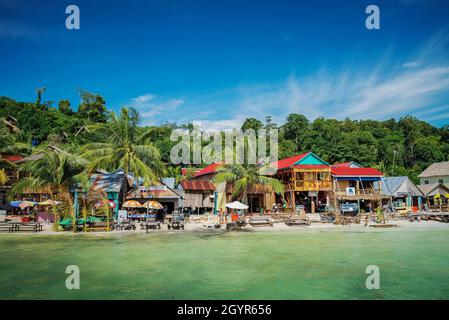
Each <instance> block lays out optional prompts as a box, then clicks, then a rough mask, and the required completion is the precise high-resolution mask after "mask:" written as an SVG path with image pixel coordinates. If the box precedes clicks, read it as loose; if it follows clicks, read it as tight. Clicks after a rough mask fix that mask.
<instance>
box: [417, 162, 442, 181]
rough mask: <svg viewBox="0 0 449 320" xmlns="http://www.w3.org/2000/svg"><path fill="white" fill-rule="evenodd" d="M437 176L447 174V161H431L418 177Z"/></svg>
mask: <svg viewBox="0 0 449 320" xmlns="http://www.w3.org/2000/svg"><path fill="white" fill-rule="evenodd" d="M438 176H449V161H444V162H435V163H432V164H431V165H430V166H429V167H428V168H427V169H426V170H424V171H423V172H422V173H421V174H420V175H419V176H418V177H420V178H428V177H438Z"/></svg>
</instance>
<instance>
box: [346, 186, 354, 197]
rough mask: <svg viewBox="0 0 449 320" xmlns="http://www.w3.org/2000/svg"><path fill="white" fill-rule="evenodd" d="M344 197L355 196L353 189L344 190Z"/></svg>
mask: <svg viewBox="0 0 449 320" xmlns="http://www.w3.org/2000/svg"><path fill="white" fill-rule="evenodd" d="M346 195H347V196H355V188H354V187H348V188H346Z"/></svg>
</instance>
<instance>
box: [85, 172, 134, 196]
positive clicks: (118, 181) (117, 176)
mask: <svg viewBox="0 0 449 320" xmlns="http://www.w3.org/2000/svg"><path fill="white" fill-rule="evenodd" d="M128 177H130V176H128ZM90 180H91V182H92V188H93V189H94V190H104V191H105V192H120V190H121V188H122V186H123V183H124V180H125V173H124V171H123V170H117V171H114V172H111V173H94V174H92V175H91V176H90Z"/></svg>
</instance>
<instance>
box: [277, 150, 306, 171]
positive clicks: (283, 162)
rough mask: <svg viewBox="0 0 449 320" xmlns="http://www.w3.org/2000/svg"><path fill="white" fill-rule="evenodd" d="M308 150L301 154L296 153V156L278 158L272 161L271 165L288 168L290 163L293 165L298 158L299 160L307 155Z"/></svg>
mask: <svg viewBox="0 0 449 320" xmlns="http://www.w3.org/2000/svg"><path fill="white" fill-rule="evenodd" d="M309 153H310V152H306V153H303V154H298V155H296V156H293V157H290V158H285V159H281V160H278V161H276V162H273V165H277V167H278V170H280V169H285V168H289V167H291V166H292V165H294V164H295V163H296V162H298V161H299V160H301V159H302V158H304V157H305V156H306V155H308V154H309Z"/></svg>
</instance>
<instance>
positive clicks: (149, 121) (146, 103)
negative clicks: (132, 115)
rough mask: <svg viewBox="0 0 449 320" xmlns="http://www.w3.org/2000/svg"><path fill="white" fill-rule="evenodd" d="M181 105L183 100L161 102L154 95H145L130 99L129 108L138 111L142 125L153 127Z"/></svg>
mask: <svg viewBox="0 0 449 320" xmlns="http://www.w3.org/2000/svg"><path fill="white" fill-rule="evenodd" d="M183 103H184V100H183V99H169V100H166V101H161V100H160V99H158V98H157V97H156V96H155V95H153V94H151V93H147V94H143V95H140V96H138V97H135V98H132V99H131V104H130V106H131V107H133V108H135V109H136V110H137V111H139V113H140V116H141V118H142V120H143V124H145V125H153V124H157V123H161V122H163V121H162V120H164V119H165V120H166V115H167V114H170V112H173V111H175V110H176V109H177V108H178V107H179V106H180V105H182V104H183Z"/></svg>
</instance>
